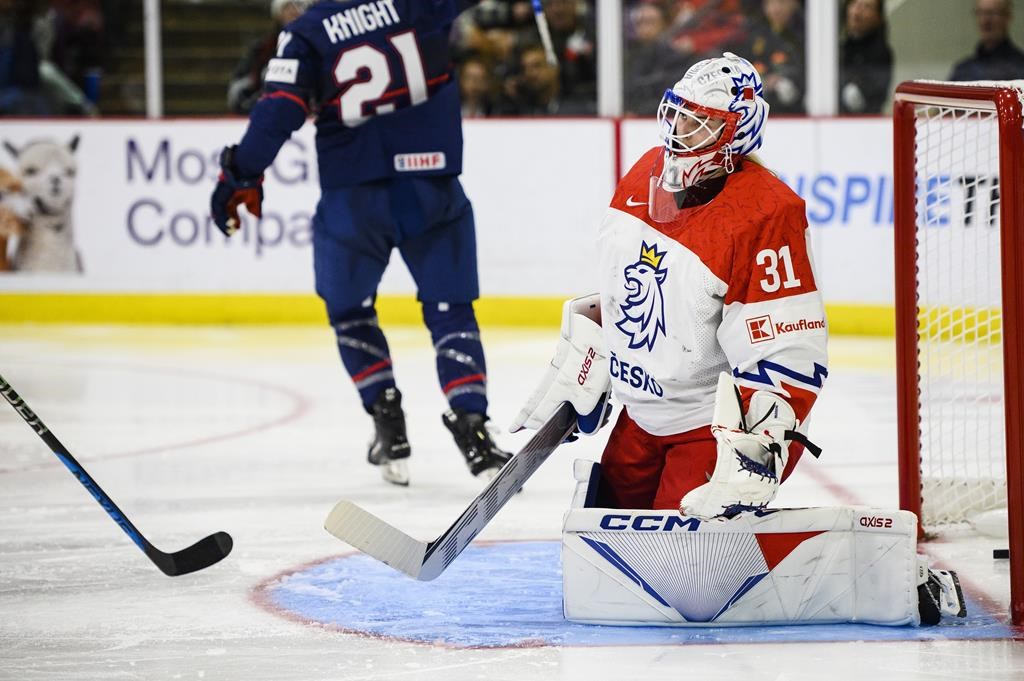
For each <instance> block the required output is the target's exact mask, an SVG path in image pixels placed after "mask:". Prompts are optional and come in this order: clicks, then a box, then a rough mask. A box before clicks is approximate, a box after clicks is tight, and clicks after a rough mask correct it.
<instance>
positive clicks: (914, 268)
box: [894, 81, 1024, 613]
mask: <svg viewBox="0 0 1024 681" xmlns="http://www.w3.org/2000/svg"><path fill="white" fill-rule="evenodd" d="M1022 104H1024V81H1008V82H984V83H942V82H926V81H914V82H911V83H904V84H902V85H901V86H900V87H899V88H897V94H896V98H895V107H894V117H895V121H894V125H895V128H894V129H895V136H894V141H895V176H896V177H895V183H896V197H895V199H896V249H897V250H896V263H897V281H896V287H897V289H896V298H897V301H896V302H897V361H898V371H899V386H898V392H899V410H900V414H899V418H900V467H901V469H900V476H901V482H900V484H901V489H900V500H901V505H902V506H903V507H904V508H907V509H908V510H912V511H914V512H916V513H917V514H918V515H919V517H920V520H921V526H922V528H923V529H924V531H926V532H928V531H934V530H939V529H942V528H944V527H949V526H953V525H956V524H962V523H966V522H969V521H971V520H972V518H975V517H977V516H978V515H979V514H982V513H984V512H986V511H992V510H994V509H1006V508H1007V506H1008V504H1011V505H1012V504H1013V503H1017V504H1019V503H1020V496H1021V489H1022V487H1021V486H1022V485H1024V482H1022V481H1021V480H1020V475H1021V471H1020V459H1021V428H1020V419H1021V418H1022V415H1021V412H1020V406H1021V405H1020V392H1021V387H1020V384H1021V360H1024V358H1021V348H1020V327H1021V317H1022V313H1021V307H1022V303H1021V301H1022V298H1024V290H1022V289H1021V285H1022V281H1021V276H1022V269H1024V257H1022V252H1024V251H1022V247H1021V244H1022V243H1024V192H1022V184H1021V182H1022V172H1021V169H1022V166H1024V158H1022V155H1024V124H1022V119H1021V110H1022ZM1014 478H1016V481H1015V480H1014ZM1015 485H1016V487H1014V486H1015ZM1018 517H1019V516H1018ZM1016 524H1017V523H1010V524H1009V525H1008V526H1007V527H1006V531H1007V532H1009V530H1011V529H1013V526H1014V525H1016ZM1011 548H1012V543H1011ZM1017 553H1018V554H1019V553H1020V551H1018V552H1017ZM1021 558H1022V557H1021V556H1019V555H1018V556H1016V560H1017V561H1019V560H1020V559H1021ZM1020 595H1021V596H1024V593H1021V594H1020ZM1021 612H1022V613H1024V610H1022V611H1021Z"/></svg>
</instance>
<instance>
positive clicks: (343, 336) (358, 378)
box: [330, 305, 395, 413]
mask: <svg viewBox="0 0 1024 681" xmlns="http://www.w3.org/2000/svg"><path fill="white" fill-rule="evenodd" d="M330 319H331V326H332V327H333V328H334V333H335V335H336V336H337V337H338V353H339V354H340V355H341V363H342V364H344V365H345V370H346V371H348V375H349V376H351V377H352V382H353V383H355V386H356V389H357V390H358V391H359V397H360V399H361V400H362V402H363V408H364V409H366V411H367V413H369V412H370V405H372V404H373V402H374V400H376V399H377V395H379V394H380V393H381V391H383V390H385V389H386V388H393V387H395V375H394V373H392V371H391V352H390V350H389V349H388V341H387V339H386V338H385V337H384V332H383V331H381V328H380V325H379V324H378V322H377V310H376V309H375V308H374V307H373V306H372V305H371V306H370V307H359V308H354V309H351V310H347V311H345V312H343V313H341V314H333V313H331V314H330Z"/></svg>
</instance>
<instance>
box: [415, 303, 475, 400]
mask: <svg viewBox="0 0 1024 681" xmlns="http://www.w3.org/2000/svg"><path fill="white" fill-rule="evenodd" d="M423 321H424V322H425V323H426V325H427V328H428V329H430V336H431V338H432V339H433V341H434V352H436V353H437V378H438V380H439V381H440V383H441V390H443V391H444V395H445V397H446V398H447V400H448V404H449V405H451V407H452V408H453V409H463V410H465V411H469V412H476V413H478V414H486V413H487V365H486V363H485V362H484V348H483V345H481V343H480V328H479V327H478V326H477V323H476V315H475V314H474V313H473V305H472V304H471V303H423Z"/></svg>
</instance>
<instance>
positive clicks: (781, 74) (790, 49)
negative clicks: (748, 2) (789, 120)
mask: <svg viewBox="0 0 1024 681" xmlns="http://www.w3.org/2000/svg"><path fill="white" fill-rule="evenodd" d="M802 10H803V6H802V3H801V2H800V0H763V1H762V3H761V12H760V15H761V16H760V18H759V21H757V22H755V23H754V25H753V27H752V28H751V30H750V44H749V46H748V47H747V48H746V49H745V50H743V52H744V54H746V56H747V58H748V59H749V60H750V62H751V63H752V64H753V65H754V68H755V69H757V72H758V73H760V74H761V80H762V81H763V83H764V98H765V99H766V100H767V101H768V104H769V105H770V106H771V111H772V114H802V113H804V112H805V111H806V109H805V108H804V92H805V90H806V77H805V71H804V21H803V18H804V16H803V11H802Z"/></svg>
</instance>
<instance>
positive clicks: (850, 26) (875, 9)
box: [839, 0, 892, 114]
mask: <svg viewBox="0 0 1024 681" xmlns="http://www.w3.org/2000/svg"><path fill="white" fill-rule="evenodd" d="M844 16H845V29H844V35H843V38H842V41H841V42H840V45H839V110H840V112H842V113H845V114H877V113H881V112H882V107H883V106H884V105H885V101H886V99H888V97H889V85H890V83H891V82H892V49H890V47H889V36H888V30H887V27H886V22H885V5H884V0H846V7H845V14H844Z"/></svg>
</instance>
